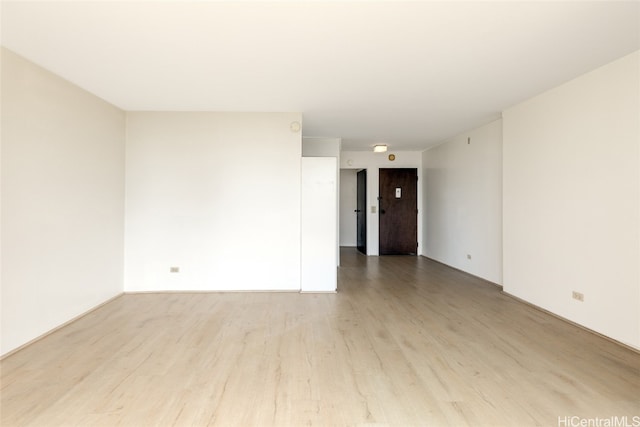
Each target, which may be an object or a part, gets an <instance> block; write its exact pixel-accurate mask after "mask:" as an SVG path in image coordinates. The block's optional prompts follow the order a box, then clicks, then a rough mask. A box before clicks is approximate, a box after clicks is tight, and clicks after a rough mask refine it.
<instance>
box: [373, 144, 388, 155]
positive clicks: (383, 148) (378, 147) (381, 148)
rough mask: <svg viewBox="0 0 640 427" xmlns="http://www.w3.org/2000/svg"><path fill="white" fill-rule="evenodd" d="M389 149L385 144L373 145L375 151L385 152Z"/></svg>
mask: <svg viewBox="0 0 640 427" xmlns="http://www.w3.org/2000/svg"><path fill="white" fill-rule="evenodd" d="M385 151H387V146H386V145H385V144H377V145H374V146H373V152H374V153H384V152H385Z"/></svg>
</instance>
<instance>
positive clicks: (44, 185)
mask: <svg viewBox="0 0 640 427" xmlns="http://www.w3.org/2000/svg"><path fill="white" fill-rule="evenodd" d="M1 62H2V135H1V136H2V138H1V140H2V150H1V151H2V238H1V240H2V245H1V246H2V285H1V290H2V304H1V306H2V329H1V334H0V335H1V337H2V342H1V353H2V354H5V353H7V352H9V351H11V350H13V349H15V348H17V347H19V346H20V345H22V344H25V343H27V342H28V341H31V340H32V339H34V338H36V337H38V336H40V335H41V334H43V333H45V332H47V331H49V330H51V329H53V328H55V327H57V326H59V325H61V324H63V323H65V322H67V321H69V320H70V319H72V318H74V317H76V316H78V315H80V314H82V313H84V312H85V311H87V310H89V309H91V308H93V307H95V306H97V305H99V304H100V303H102V302H104V301H106V300H108V299H109V298H111V297H114V296H116V295H118V294H119V293H121V292H122V289H123V283H122V275H123V235H124V229H123V227H124V225H123V222H124V139H125V114H124V112H122V111H120V110H119V109H117V108H115V107H113V106H112V105H110V104H107V103H106V102H104V101H102V100H101V99H98V98H97V97H95V96H93V95H91V94H89V93H87V92H85V91H83V90H82V89H80V88H78V87H76V86H74V85H72V84H70V83H69V82H67V81H65V80H62V79H61V78H59V77H57V76H55V75H53V74H51V73H50V72H48V71H46V70H44V69H42V68H40V67H38V66H36V65H34V64H32V63H30V62H28V61H26V60H25V59H23V58H21V57H19V56H17V55H16V54H14V53H12V52H10V51H8V50H5V49H2V60H1Z"/></svg>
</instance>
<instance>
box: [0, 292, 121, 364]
mask: <svg viewBox="0 0 640 427" xmlns="http://www.w3.org/2000/svg"><path fill="white" fill-rule="evenodd" d="M122 295H124V292H120V293H119V294H118V295H116V296H114V297H111V298H109V299H108V300H106V301H104V302H101V303H100V304H98V305H96V306H95V307H93V308H90V309H89V310H87V311H85V312H84V313H81V314H79V315H77V316H75V317H73V318H71V319H70V320H67V321H66V322H64V323H62V324H60V325H58V326H56V327H55V328H53V329H50V330H48V331H47V332H45V333H44V334H42V335H38V336H37V337H35V338H34V339H32V340H30V341H27V342H26V343H24V344H22V345H21V346H19V347H16V348H14V349H13V350H11V351H8V352H7V353H5V354H3V355H2V356H0V360H4V359H6V358H7V357H9V356H11V355H12V354H16V353H17V352H19V351H20V350H23V349H25V348H27V347H29V346H30V345H31V344H34V343H36V342H38V341H40V340H41V339H43V338H46V337H48V336H49V335H51V334H53V333H54V332H57V331H59V330H60V329H62V328H64V327H65V326H69V325H70V324H72V323H73V322H75V321H77V320H80V319H82V318H83V317H84V316H86V315H87V314H89V313H91V312H93V311H96V310H97V309H99V308H100V307H102V306H105V305H107V304H109V303H110V302H112V301H115V300H116V299H118V298H120V297H121V296H122Z"/></svg>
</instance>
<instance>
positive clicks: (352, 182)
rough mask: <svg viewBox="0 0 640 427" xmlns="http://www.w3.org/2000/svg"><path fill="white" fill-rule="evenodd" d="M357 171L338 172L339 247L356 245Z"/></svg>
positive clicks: (345, 170)
mask: <svg viewBox="0 0 640 427" xmlns="http://www.w3.org/2000/svg"><path fill="white" fill-rule="evenodd" d="M357 177H358V171H357V170H356V169H341V170H340V246H351V247H355V246H356V245H357V243H358V242H357V240H358V236H357V234H358V233H357V230H356V227H357V217H356V212H355V210H356V209H357V208H358V182H357Z"/></svg>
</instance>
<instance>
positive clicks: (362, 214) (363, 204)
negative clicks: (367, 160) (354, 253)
mask: <svg viewBox="0 0 640 427" xmlns="http://www.w3.org/2000/svg"><path fill="white" fill-rule="evenodd" d="M356 199H357V201H356V247H357V248H358V251H359V252H361V253H363V254H365V255H366V254H367V170H366V169H363V170H361V171H358V176H357V196H356Z"/></svg>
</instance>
